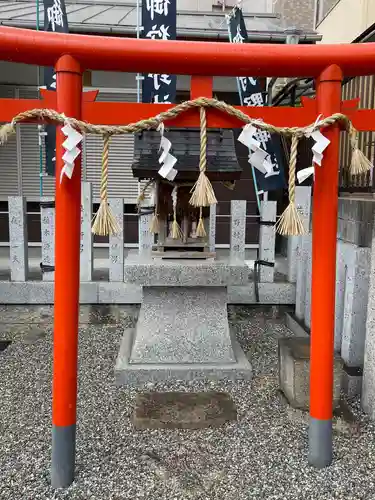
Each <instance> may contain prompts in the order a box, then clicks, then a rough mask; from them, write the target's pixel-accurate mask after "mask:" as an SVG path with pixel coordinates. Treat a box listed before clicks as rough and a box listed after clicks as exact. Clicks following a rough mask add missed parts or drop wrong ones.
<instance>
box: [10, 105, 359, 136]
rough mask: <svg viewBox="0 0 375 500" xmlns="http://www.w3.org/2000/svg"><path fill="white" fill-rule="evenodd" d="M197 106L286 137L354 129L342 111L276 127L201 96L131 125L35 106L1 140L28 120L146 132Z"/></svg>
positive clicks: (102, 130)
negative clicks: (340, 125) (342, 126)
mask: <svg viewBox="0 0 375 500" xmlns="http://www.w3.org/2000/svg"><path fill="white" fill-rule="evenodd" d="M194 108H214V109H217V110H219V111H222V112H223V113H227V114H228V115H230V116H234V117H235V118H237V119H238V120H240V121H242V122H244V123H250V124H252V125H255V126H256V127H257V128H259V129H260V130H267V131H268V132H270V133H271V134H273V133H278V134H282V135H286V136H292V135H294V134H301V135H303V134H305V132H306V131H307V130H309V129H310V130H311V131H315V130H319V129H322V128H326V127H329V126H330V125H333V124H334V123H336V122H343V123H344V124H345V125H346V128H347V130H348V131H350V130H351V127H352V125H351V122H350V120H349V119H348V117H346V116H345V115H343V114H342V113H335V114H333V115H332V116H329V117H327V118H324V119H323V120H321V121H319V122H317V123H315V124H311V125H309V126H306V127H276V126H274V125H272V124H270V123H265V122H262V121H260V120H255V119H252V118H250V117H249V116H248V115H247V114H245V113H243V112H242V111H240V110H238V109H236V108H234V107H233V106H231V105H230V104H227V103H225V102H223V101H218V100H217V99H209V98H207V97H199V98H198V99H194V100H191V101H185V102H183V103H181V104H178V105H177V106H174V107H173V108H171V109H169V110H168V111H163V112H162V113H159V114H158V115H156V116H154V117H151V118H147V119H145V120H139V121H138V122H135V123H130V124H129V125H118V126H114V125H93V124H91V123H87V122H84V121H81V120H77V119H76V118H68V117H66V116H65V115H63V114H61V113H58V112H57V111H55V110H53V109H32V110H29V111H24V112H23V113H19V114H18V115H17V116H15V117H14V118H13V120H12V122H11V123H8V124H5V125H3V126H2V127H0V142H1V143H4V142H6V141H7V139H8V137H9V136H10V135H12V134H14V133H15V132H16V129H15V126H16V124H17V123H20V122H23V121H28V120H35V119H37V120H40V121H43V120H46V121H49V122H52V123H56V124H64V123H66V122H69V123H70V125H71V126H72V127H74V128H76V129H77V130H79V131H81V132H84V133H91V134H100V135H105V134H109V135H120V134H132V133H137V132H142V131H143V130H150V129H155V128H157V127H158V126H159V125H160V124H161V123H163V122H165V121H167V120H171V119H174V118H177V117H178V116H179V115H180V114H182V113H184V112H185V111H188V110H190V109H194Z"/></svg>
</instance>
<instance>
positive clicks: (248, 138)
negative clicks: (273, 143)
mask: <svg viewBox="0 0 375 500" xmlns="http://www.w3.org/2000/svg"><path fill="white" fill-rule="evenodd" d="M256 133H257V129H256V127H254V126H253V125H251V124H250V123H248V124H247V125H245V126H244V127H243V129H242V132H241V133H240V135H239V137H238V140H239V142H241V143H242V144H243V145H244V146H246V147H248V148H249V151H256V150H257V149H259V148H260V142H259V141H257V140H256V138H255V137H254V135H255V134H256Z"/></svg>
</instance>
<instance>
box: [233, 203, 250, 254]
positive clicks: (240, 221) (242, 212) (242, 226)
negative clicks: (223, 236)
mask: <svg viewBox="0 0 375 500" xmlns="http://www.w3.org/2000/svg"><path fill="white" fill-rule="evenodd" d="M230 209H231V231H230V256H231V259H235V260H241V261H244V260H245V233H246V201H245V200H232V201H231V208H230Z"/></svg>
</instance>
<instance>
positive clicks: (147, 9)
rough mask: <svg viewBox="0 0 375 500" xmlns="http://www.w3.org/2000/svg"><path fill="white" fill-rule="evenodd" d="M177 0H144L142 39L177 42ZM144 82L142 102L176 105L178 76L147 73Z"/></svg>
mask: <svg viewBox="0 0 375 500" xmlns="http://www.w3.org/2000/svg"><path fill="white" fill-rule="evenodd" d="M176 20H177V8H176V0H142V32H141V36H142V38H148V39H152V40H176ZM143 77H144V79H143V81H142V102H144V103H151V102H153V103H161V104H169V103H174V102H175V100H176V81H177V77H176V75H166V74H156V73H146V74H144V75H143Z"/></svg>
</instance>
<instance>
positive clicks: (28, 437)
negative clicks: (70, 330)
mask: <svg viewBox="0 0 375 500" xmlns="http://www.w3.org/2000/svg"><path fill="white" fill-rule="evenodd" d="M109 311H110V309H109V308H108V309H107V310H106V309H105V308H104V309H103V308H102V309H101V310H100V311H94V310H90V311H88V308H86V310H85V309H84V308H82V309H81V326H80V334H79V335H80V337H79V403H78V417H77V418H78V430H77V465H76V480H75V482H74V484H73V485H72V486H71V487H70V488H68V489H66V490H56V491H53V490H52V488H51V487H50V484H49V467H50V455H51V369H52V358H51V350H52V342H51V338H52V337H51V335H52V324H51V314H52V313H51V309H50V308H47V307H46V308H44V309H43V308H40V307H39V308H34V309H33V308H24V307H22V308H21V307H2V308H0V318H1V319H2V324H1V326H0V339H8V340H12V344H11V345H10V346H9V347H8V348H7V349H6V350H5V351H3V352H2V353H0V500H8V499H9V500H10V499H11V500H18V499H25V500H37V499H43V500H44V499H55V498H56V499H63V498H64V499H72V500H78V499H80V500H91V499H92V500H102V499H103V500H112V499H113V500H117V499H129V500H138V499H147V500H164V499H165V500H189V499H193V500H195V499H196V500H201V499H202V500H227V499H228V500H247V499H249V500H250V499H267V500H279V499H280V500H289V499H290V500H310V499H311V500H332V499H345V500H372V499H374V500H375V439H374V438H375V426H374V424H372V423H371V422H369V421H368V420H367V419H366V418H365V416H364V415H363V414H362V413H361V412H360V410H359V405H358V401H352V402H350V409H351V412H352V415H354V417H355V418H354V421H348V420H344V419H342V418H340V417H338V418H337V419H336V420H335V424H334V450H335V456H334V463H333V465H332V466H331V467H329V468H327V469H325V470H321V471H318V470H315V469H313V468H311V467H310V466H309V465H308V464H307V460H306V458H307V423H308V417H307V415H306V414H305V413H303V412H299V411H295V410H292V409H291V408H290V407H289V406H288V404H287V403H286V402H285V399H284V398H283V397H282V396H281V395H280V393H279V391H278V370H277V340H278V338H279V337H283V336H288V335H291V333H290V332H289V330H288V329H287V328H286V326H285V324H284V320H283V318H282V316H281V314H279V313H277V312H276V311H275V310H273V311H272V310H269V311H268V312H266V313H264V312H263V311H258V310H254V309H250V308H246V307H231V308H230V311H229V314H230V322H231V325H232V327H233V328H234V330H235V332H236V334H237V337H238V339H239V340H240V342H241V344H242V346H243V348H244V349H245V351H246V352H247V353H248V356H249V358H250V360H251V362H252V365H253V369H254V378H253V380H252V381H251V382H250V383H249V382H240V383H229V382H224V383H212V384H211V383H199V382H192V383H188V384H186V383H179V384H158V385H152V384H149V385H148V386H147V390H164V391H165V390H187V391H201V390H208V389H209V390H221V391H225V392H228V393H229V394H230V395H231V396H232V398H233V399H234V401H235V403H236V405H237V410H238V420H237V421H236V422H231V423H228V424H227V425H225V426H224V427H222V428H219V429H203V430H198V431H191V430H143V431H135V430H134V428H133V426H132V424H131V421H130V417H131V413H132V408H133V405H134V402H135V394H136V392H135V391H134V390H132V389H128V388H117V387H115V385H114V363H115V359H116V355H117V351H118V348H119V343H120V338H121V335H122V332H123V331H124V329H125V328H129V327H130V326H132V325H134V323H135V321H136V316H137V308H136V307H132V306H128V307H123V308H121V309H116V311H115V314H114V313H113V312H109Z"/></svg>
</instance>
